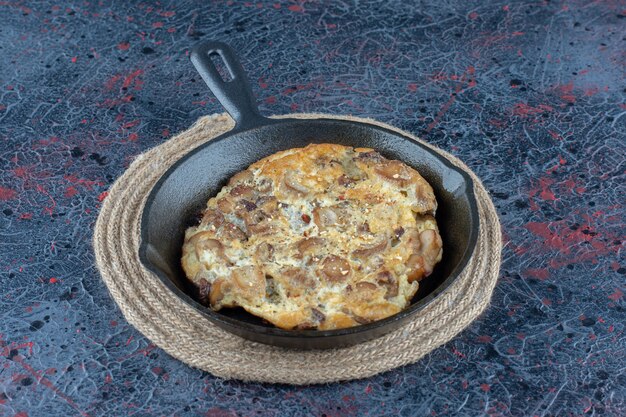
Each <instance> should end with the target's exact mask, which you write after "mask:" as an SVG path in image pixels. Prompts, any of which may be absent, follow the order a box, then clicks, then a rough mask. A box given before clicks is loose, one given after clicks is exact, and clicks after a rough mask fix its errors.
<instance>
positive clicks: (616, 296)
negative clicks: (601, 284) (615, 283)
mask: <svg viewBox="0 0 626 417" xmlns="http://www.w3.org/2000/svg"><path fill="white" fill-rule="evenodd" d="M623 296H624V293H623V292H622V291H621V290H620V289H619V288H616V289H615V292H613V293H612V294H611V295H609V298H610V299H611V300H613V301H618V300H620V299H621V298H622V297H623Z"/></svg>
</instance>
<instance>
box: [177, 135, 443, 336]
mask: <svg viewBox="0 0 626 417" xmlns="http://www.w3.org/2000/svg"><path fill="white" fill-rule="evenodd" d="M436 210H437V201H436V199H435V195H434V193H433V189H432V187H431V186H430V185H429V184H428V182H426V180H424V178H423V177H422V176H421V175H420V174H419V173H418V172H417V171H416V170H415V169H413V168H411V167H409V166H407V165H406V164H404V163H402V162H400V161H396V160H389V159H386V158H384V157H383V156H382V155H380V154H379V153H378V152H376V151H375V150H373V149H369V148H356V149H355V148H351V147H348V146H342V145H336V144H311V145H308V146H306V147H304V148H297V149H289V150H286V151H282V152H278V153H276V154H273V155H271V156H268V157H266V158H264V159H262V160H260V161H258V162H256V163H254V164H253V165H251V166H250V167H249V168H248V169H246V170H244V171H241V172H239V173H237V174H236V175H234V176H233V177H232V178H231V179H230V180H229V182H228V184H227V185H226V186H225V187H224V188H222V190H221V191H220V192H219V193H218V194H217V195H216V196H215V197H213V198H211V199H210V200H209V201H208V203H207V206H206V209H205V210H204V212H203V214H202V220H201V221H200V223H199V224H198V225H196V226H193V227H190V228H189V229H187V230H186V233H185V241H184V244H183V248H182V267H183V269H184V271H185V274H186V275H187V277H188V279H189V280H190V281H191V282H192V283H193V284H194V285H195V287H196V288H197V297H198V300H199V301H200V302H202V303H204V304H205V305H207V306H210V308H212V309H214V310H216V311H217V310H220V309H222V308H232V307H242V308H244V309H245V310H246V311H248V312H249V313H251V314H253V315H255V316H258V317H261V318H263V319H265V320H266V321H268V322H270V323H272V324H273V325H275V326H277V327H279V328H282V329H318V330H331V329H342V328H347V327H352V326H357V325H360V324H364V323H370V322H373V321H376V320H380V319H384V318H386V317H389V316H391V315H394V314H396V313H398V312H399V311H401V310H402V309H404V308H406V307H407V306H408V305H409V304H410V302H411V299H412V298H413V296H414V295H415V293H416V292H417V289H418V286H419V281H420V280H421V279H422V278H424V277H426V276H428V275H430V274H431V273H432V271H433V268H434V267H435V265H436V264H437V263H438V262H439V261H440V260H441V256H442V246H443V244H442V240H441V237H440V235H439V230H438V228H437V223H436V221H435V213H436Z"/></svg>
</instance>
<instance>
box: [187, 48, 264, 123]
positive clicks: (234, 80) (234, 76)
mask: <svg viewBox="0 0 626 417" xmlns="http://www.w3.org/2000/svg"><path fill="white" fill-rule="evenodd" d="M212 55H217V56H219V57H221V60H222V62H223V64H224V67H225V69H226V70H227V71H228V72H229V74H230V79H229V80H224V79H223V78H222V76H221V75H220V73H219V71H218V70H217V68H216V67H215V64H214V63H213V61H212V60H211V56H212ZM190 58H191V62H192V64H193V65H194V67H196V70H197V71H198V72H199V73H200V76H201V77H202V79H203V80H204V82H205V83H206V84H207V85H208V86H209V88H210V89H211V92H213V94H214V95H215V97H216V98H217V99H218V100H219V102H220V104H221V105H222V106H224V108H225V109H226V111H227V112H228V114H230V115H231V117H232V118H233V119H235V129H236V130H242V129H247V128H252V127H255V126H259V125H262V124H267V123H268V122H269V121H270V120H271V119H267V118H266V117H263V116H261V114H260V113H259V108H258V107H257V104H256V99H255V98H254V95H253V94H252V90H251V89H250V84H249V83H248V77H247V76H246V72H245V71H244V69H243V67H242V66H241V64H240V63H239V60H238V59H237V55H236V54H235V51H233V49H232V48H231V47H230V46H228V45H227V44H225V43H223V42H218V41H206V42H201V43H199V44H197V45H196V46H194V47H193V49H192V50H191V57H190Z"/></svg>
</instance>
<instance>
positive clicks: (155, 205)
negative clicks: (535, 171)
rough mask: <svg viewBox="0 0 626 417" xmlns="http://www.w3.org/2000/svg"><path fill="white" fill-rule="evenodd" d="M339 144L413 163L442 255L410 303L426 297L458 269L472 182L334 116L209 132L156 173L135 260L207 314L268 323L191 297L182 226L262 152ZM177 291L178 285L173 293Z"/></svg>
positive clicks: (416, 150)
mask: <svg viewBox="0 0 626 417" xmlns="http://www.w3.org/2000/svg"><path fill="white" fill-rule="evenodd" d="M325 142H328V143H338V144H342V145H348V146H352V147H367V148H373V149H375V150H377V151H378V152H380V153H381V154H382V155H383V156H385V157H386V158H389V159H397V160H400V161H403V162H404V163H406V164H407V165H409V166H411V167H413V168H415V169H417V171H419V172H420V174H421V175H422V176H423V177H424V178H425V179H426V180H427V181H428V182H429V183H430V184H431V186H432V187H433V189H434V191H435V195H436V197H437V201H438V203H439V207H438V210H437V215H436V219H437V223H438V225H439V228H440V233H441V237H442V239H443V245H444V246H443V258H442V260H441V262H440V263H439V264H438V265H437V267H436V268H435V270H434V272H433V274H432V275H430V276H429V277H428V278H426V279H425V280H423V281H421V282H420V288H419V291H418V292H417V294H416V295H415V297H414V298H413V300H412V304H413V305H414V304H415V303H417V302H419V301H420V300H423V299H425V298H428V297H433V296H434V295H435V294H436V293H438V292H439V291H441V290H442V289H443V288H442V287H443V285H442V284H443V283H444V281H445V280H446V279H447V278H448V277H449V276H450V275H451V274H453V273H456V272H458V269H459V265H460V263H461V262H462V260H463V259H464V257H465V255H466V252H467V251H468V250H471V248H470V247H469V246H470V244H471V242H470V236H471V234H472V228H473V227H476V224H475V222H477V221H478V220H477V219H475V218H474V216H473V215H472V209H471V205H472V201H471V199H470V197H469V196H468V188H469V187H470V186H471V185H470V184H469V183H468V180H467V179H466V177H464V176H463V175H461V173H460V172H459V171H458V170H457V169H454V168H453V167H452V166H451V165H450V164H449V163H447V162H445V160H443V158H442V157H440V156H438V155H436V154H434V153H432V152H431V151H428V150H427V149H426V148H425V147H423V146H422V145H420V144H418V143H416V142H415V141H413V140H411V139H409V138H407V137H405V136H402V135H399V134H397V133H395V132H391V131H388V130H385V129H382V128H377V127H373V126H370V125H365V124H361V123H355V122H347V121H337V120H325V119H321V120H314V121H311V120H307V121H298V120H284V121H281V122H278V123H274V124H270V125H266V126H262V127H258V128H255V129H251V130H248V131H244V132H240V133H236V134H234V135H233V134H230V133H227V134H226V135H224V136H222V137H219V138H216V139H214V140H212V141H210V142H208V143H206V144H204V145H202V146H201V147H199V148H197V149H196V150H195V151H192V152H191V153H190V154H188V155H187V156H186V157H184V158H183V159H181V160H180V161H178V162H177V163H176V165H175V166H174V167H172V168H171V169H170V170H168V172H167V173H166V174H165V175H164V176H163V177H162V178H161V180H160V181H159V182H158V183H157V185H156V186H155V188H154V190H153V191H152V193H151V195H150V196H149V198H148V202H147V204H146V208H145V210H144V217H143V219H142V261H143V262H144V263H145V264H146V266H147V267H148V268H149V269H151V270H153V271H154V272H156V273H157V274H158V275H159V276H160V277H161V278H162V279H164V280H165V281H166V284H168V286H170V287H171V288H173V289H174V288H177V289H178V290H180V292H182V293H183V294H184V295H183V294H179V295H181V296H182V297H183V298H184V299H185V301H187V302H188V303H190V304H192V305H193V306H194V307H196V308H199V309H201V310H205V312H210V314H211V315H218V316H222V317H230V318H234V319H236V320H238V321H241V322H244V323H250V324H256V325H261V326H269V325H267V324H265V323H264V322H263V321H262V320H261V319H259V318H257V317H255V316H252V315H251V314H248V313H246V312H245V311H244V310H243V309H223V310H221V311H219V312H217V313H216V312H212V311H210V310H209V309H206V308H205V307H203V306H201V305H200V304H198V303H196V302H195V301H193V300H194V299H195V291H194V289H193V288H191V286H190V285H188V284H187V281H186V279H185V275H184V273H183V270H182V267H181V265H180V256H181V250H182V243H183V238H184V232H185V229H186V228H187V227H189V226H191V225H193V224H196V223H197V221H198V215H199V213H201V211H202V209H203V208H204V207H205V205H206V202H207V201H208V199H209V198H210V197H212V196H214V195H216V194H217V193H218V192H219V190H220V189H221V188H222V187H223V186H224V185H225V184H226V182H227V181H228V179H229V178H230V177H231V176H233V175H234V174H235V173H237V172H239V171H241V170H243V169H245V168H247V167H248V166H249V165H251V164H252V163H254V162H256V161H258V160H259V159H261V158H264V157H266V156H268V155H271V154H273V153H276V152H278V151H281V150H285V149H289V148H297V147H303V146H306V145H307V144H310V143H325ZM176 292H178V291H176Z"/></svg>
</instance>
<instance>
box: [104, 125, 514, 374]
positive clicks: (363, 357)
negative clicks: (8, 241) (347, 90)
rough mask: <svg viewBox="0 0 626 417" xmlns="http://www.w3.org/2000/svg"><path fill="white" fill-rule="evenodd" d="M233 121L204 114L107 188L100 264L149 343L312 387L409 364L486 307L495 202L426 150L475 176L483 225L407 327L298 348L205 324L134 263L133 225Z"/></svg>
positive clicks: (492, 275) (495, 242) (495, 267)
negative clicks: (458, 266) (179, 164)
mask: <svg viewBox="0 0 626 417" xmlns="http://www.w3.org/2000/svg"><path fill="white" fill-rule="evenodd" d="M289 117H297V118H303V119H307V118H319V117H326V118H336V119H340V118H343V119H348V120H357V121H360V122H365V123H371V124H376V125H379V126H383V127H385V128H387V129H392V130H395V131H398V132H401V131H400V130H398V129H395V128H393V127H391V126H388V125H385V124H383V123H379V122H375V121H372V120H368V119H358V118H353V117H343V116H342V117H337V116H330V115H320V114H299V115H289ZM233 126H234V123H233V121H232V119H231V118H230V117H228V116H227V115H225V114H218V115H212V116H205V117H202V118H200V119H199V120H198V121H197V122H196V123H195V124H194V125H193V126H192V127H191V128H190V129H189V130H187V131H185V132H183V133H181V134H179V135H177V136H175V137H173V138H172V139H170V140H168V141H167V142H165V143H163V144H162V145H159V146H157V147H156V148H154V149H151V150H149V151H147V152H146V153H144V154H142V155H139V156H138V157H137V159H136V160H135V161H134V162H133V163H132V164H131V166H130V167H129V168H128V170H127V171H126V172H125V173H124V174H123V175H122V176H121V177H120V178H119V179H118V180H117V181H116V182H115V184H113V186H112V187H111V189H110V191H109V194H108V196H107V198H106V200H105V202H104V204H103V206H102V210H101V212H100V215H99V217H98V221H97V223H96V227H95V231H94V249H95V254H96V263H97V266H98V269H99V270H100V273H101V274H102V278H103V279H104V282H105V283H106V285H107V287H108V288H109V291H110V292H111V295H112V296H113V298H114V299H115V301H116V302H117V304H118V305H119V307H120V309H121V310H122V312H123V314H124V316H125V317H126V319H127V320H128V321H129V322H130V323H131V324H132V325H133V326H135V327H136V328H137V329H138V330H139V331H140V332H141V333H143V334H144V335H145V336H146V337H147V338H148V339H150V340H151V341H152V342H153V343H154V344H156V345H157V346H159V347H160V348H162V349H163V350H165V351H166V352H167V353H169V354H170V355H172V356H174V357H176V358H178V359H180V360H181V361H183V362H185V363H187V364H189V365H191V366H194V367H196V368H200V369H203V370H205V371H208V372H210V373H211V374H213V375H216V376H219V377H222V378H226V379H241V380H246V381H259V382H276V383H288V384H299V385H303V384H315V383H324V382H333V381H342V380H350V379H358V378H365V377H368V376H371V375H374V374H377V373H379V372H383V371H387V370H389V369H393V368H396V367H398V366H402V365H406V364H409V363H412V362H415V361H417V360H418V359H420V358H421V357H423V356H424V355H426V354H427V353H428V352H430V351H431V350H433V349H435V348H436V347H438V346H440V345H442V344H443V343H445V342H447V341H448V340H450V339H452V338H453V337H454V336H455V335H456V334H457V333H459V332H460V331H461V330H462V329H463V328H465V327H466V326H467V325H468V324H469V323H470V322H471V321H472V320H474V319H475V318H476V317H477V316H478V315H479V314H480V313H481V312H482V311H483V310H484V309H485V308H486V307H487V305H488V304H489V299H490V298H491V293H492V291H493V288H494V286H495V283H496V280H497V278H498V272H499V267H500V252H501V249H502V244H501V235H500V224H499V222H498V217H497V215H496V211H495V208H494V206H493V203H492V202H491V199H490V198H489V195H488V194H487V191H486V190H485V188H484V187H483V185H482V183H481V182H480V180H479V179H478V178H477V177H476V176H475V175H474V174H473V173H472V172H471V171H470V170H469V168H468V167H467V166H465V165H464V164H463V163H462V162H461V161H459V160H458V159H457V158H455V157H454V156H452V155H450V154H448V153H446V152H444V151H441V150H439V149H436V148H433V147H432V146H431V148H433V149H434V150H435V151H437V152H439V153H441V154H442V155H444V156H445V157H446V158H448V159H449V160H450V161H451V162H452V163H453V164H455V165H457V166H459V167H460V168H462V169H464V170H466V171H467V172H468V173H469V174H470V175H471V177H472V179H473V180H474V191H475V193H476V199H477V201H478V211H479V215H480V224H481V227H480V232H479V237H478V243H477V246H476V249H475V252H474V254H473V256H472V258H471V260H470V262H469V264H468V266H467V267H466V268H465V270H464V272H463V273H462V274H461V276H460V277H459V279H458V280H457V281H456V282H455V283H454V284H453V285H452V286H450V287H449V288H448V289H447V290H446V291H445V292H444V293H443V294H442V295H440V296H439V297H438V298H437V299H436V300H435V301H434V302H432V303H431V304H430V305H428V306H427V307H426V308H425V309H424V310H422V311H421V312H420V313H419V314H417V315H416V316H415V317H414V318H413V319H412V320H411V321H410V322H409V323H408V324H407V325H405V326H404V327H402V328H400V329H398V330H396V331H393V332H392V333H389V334H387V335H385V336H383V337H381V338H378V339H375V340H372V341H369V342H365V343H362V344H359V345H356V346H352V347H348V348H343V349H336V350H317V351H299V350H293V349H284V348H277V347H273V346H268V345H263V344H259V343H255V342H250V341H247V340H245V339H242V338H240V337H238V336H234V335H232V334H230V333H228V332H226V331H224V330H221V329H219V328H218V327H217V326H215V325H213V324H211V323H209V322H208V321H207V320H206V319H205V318H204V317H202V316H201V315H200V313H198V312H197V311H195V310H194V309H193V308H192V307H190V306H188V305H187V304H185V303H184V302H183V301H181V300H180V299H178V298H177V297H176V296H175V295H174V294H173V293H172V292H171V291H170V290H168V289H167V288H166V287H165V286H164V285H163V284H162V283H161V281H160V280H159V279H158V278H157V277H156V276H154V275H153V274H152V273H151V272H149V271H148V270H146V269H145V268H144V267H143V266H142V264H141V263H140V262H139V255H138V248H139V241H140V231H139V226H140V223H141V212H142V210H143V206H144V204H145V201H146V198H147V196H148V194H149V192H150V190H151V189H152V187H153V186H154V184H155V183H156V181H157V180H158V179H159V177H160V176H161V175H162V174H163V173H164V172H165V171H166V170H167V169H168V168H169V167H170V166H171V165H172V164H173V163H174V162H176V161H177V160H178V159H179V158H180V157H182V156H183V155H184V154H186V153H187V152H189V151H190V150H191V149H193V148H195V147H196V146H198V145H200V144H202V143H204V142H206V141H208V140H210V139H212V138H214V137H216V136H218V135H220V134H222V133H224V132H227V131H228V130H230V129H231V128H232V127H233ZM401 133H402V134H404V135H407V133H406V132H401ZM408 136H411V135H408ZM414 139H415V140H417V141H419V139H417V138H414ZM422 143H424V142H422ZM426 145H427V146H430V145H428V144H426Z"/></svg>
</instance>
